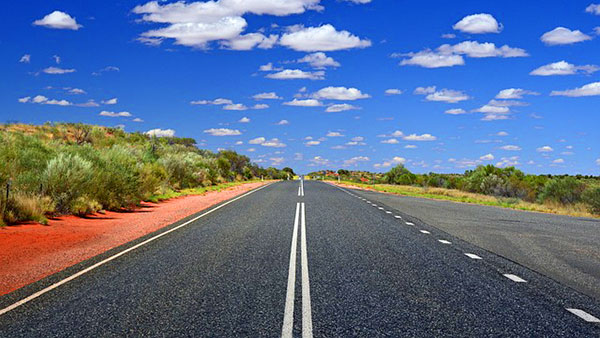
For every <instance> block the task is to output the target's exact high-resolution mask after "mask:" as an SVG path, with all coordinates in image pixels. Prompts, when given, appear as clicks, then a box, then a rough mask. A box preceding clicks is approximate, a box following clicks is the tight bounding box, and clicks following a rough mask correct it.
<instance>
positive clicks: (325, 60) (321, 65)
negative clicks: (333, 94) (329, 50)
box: [298, 52, 341, 69]
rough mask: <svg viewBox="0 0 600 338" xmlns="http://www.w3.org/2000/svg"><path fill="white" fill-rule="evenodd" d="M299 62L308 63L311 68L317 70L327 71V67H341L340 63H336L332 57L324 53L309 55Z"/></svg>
mask: <svg viewBox="0 0 600 338" xmlns="http://www.w3.org/2000/svg"><path fill="white" fill-rule="evenodd" d="M298 62H300V63H308V64H309V65H310V66H311V67H313V68H317V69H325V68H327V67H339V66H341V65H340V63H339V62H337V61H335V60H334V59H333V58H332V57H330V56H327V55H326V54H325V53H323V52H317V53H312V54H307V55H306V56H304V57H303V58H301V59H298Z"/></svg>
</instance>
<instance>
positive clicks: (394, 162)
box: [373, 156, 406, 168]
mask: <svg viewBox="0 0 600 338" xmlns="http://www.w3.org/2000/svg"><path fill="white" fill-rule="evenodd" d="M404 163H406V159H405V158H404V157H400V156H395V157H394V158H392V159H391V160H389V161H384V162H383V163H376V164H374V165H373V166H374V167H375V168H387V167H391V166H393V165H398V164H404Z"/></svg>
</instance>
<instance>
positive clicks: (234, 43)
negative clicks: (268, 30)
mask: <svg viewBox="0 0 600 338" xmlns="http://www.w3.org/2000/svg"><path fill="white" fill-rule="evenodd" d="M277 40H279V36H277V35H275V34H271V35H269V36H265V35H263V34H261V33H249V34H245V35H239V36H237V37H235V38H232V39H230V40H225V41H222V42H221V46H222V47H223V48H226V49H232V50H252V49H254V48H255V47H258V48H260V49H270V48H273V46H274V45H275V44H276V43H277Z"/></svg>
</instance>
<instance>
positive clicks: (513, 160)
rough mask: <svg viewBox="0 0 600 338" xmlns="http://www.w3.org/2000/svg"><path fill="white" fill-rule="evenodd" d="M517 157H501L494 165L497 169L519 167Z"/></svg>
mask: <svg viewBox="0 0 600 338" xmlns="http://www.w3.org/2000/svg"><path fill="white" fill-rule="evenodd" d="M519 164H520V163H519V156H511V157H503V158H501V159H500V162H498V163H496V166H497V167H500V168H505V167H513V166H517V165H519Z"/></svg>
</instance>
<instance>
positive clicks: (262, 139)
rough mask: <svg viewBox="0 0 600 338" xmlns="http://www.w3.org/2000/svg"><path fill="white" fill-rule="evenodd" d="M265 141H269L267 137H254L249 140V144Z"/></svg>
mask: <svg viewBox="0 0 600 338" xmlns="http://www.w3.org/2000/svg"><path fill="white" fill-rule="evenodd" d="M265 141H267V139H266V138H264V137H257V138H253V139H251V140H250V141H248V143H249V144H263V143H265Z"/></svg>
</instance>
